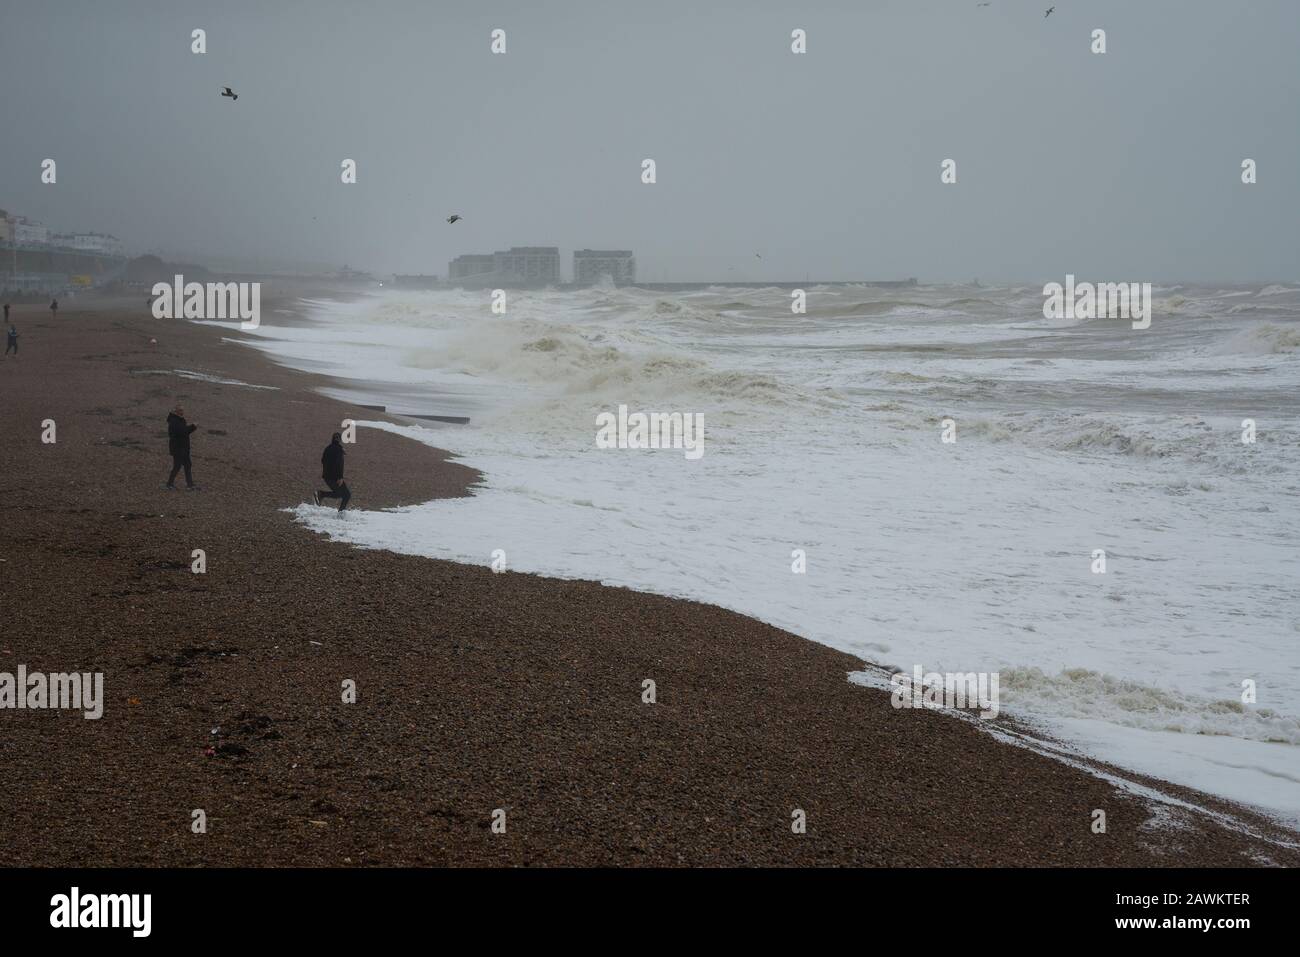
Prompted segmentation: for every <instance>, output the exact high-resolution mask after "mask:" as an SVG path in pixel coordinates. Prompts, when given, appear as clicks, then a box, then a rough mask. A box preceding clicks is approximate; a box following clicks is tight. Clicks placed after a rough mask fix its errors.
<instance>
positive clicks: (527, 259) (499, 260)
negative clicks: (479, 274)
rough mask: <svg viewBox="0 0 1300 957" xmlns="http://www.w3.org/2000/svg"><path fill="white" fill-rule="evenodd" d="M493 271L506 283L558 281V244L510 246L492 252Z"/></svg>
mask: <svg viewBox="0 0 1300 957" xmlns="http://www.w3.org/2000/svg"><path fill="white" fill-rule="evenodd" d="M492 259H493V272H495V273H496V274H497V278H498V279H500V280H501V281H503V282H507V283H515V282H522V283H537V282H559V281H560V247H559V246H511V247H510V248H509V249H508V250H506V251H505V252H495V253H493V254H492Z"/></svg>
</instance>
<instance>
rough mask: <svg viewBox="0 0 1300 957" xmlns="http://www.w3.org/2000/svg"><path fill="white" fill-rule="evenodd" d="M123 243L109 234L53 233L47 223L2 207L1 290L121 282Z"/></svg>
mask: <svg viewBox="0 0 1300 957" xmlns="http://www.w3.org/2000/svg"><path fill="white" fill-rule="evenodd" d="M125 265H126V259H125V257H124V255H123V249H122V241H121V240H120V239H118V238H117V237H116V236H110V235H108V234H106V233H96V232H84V233H51V232H50V228H49V227H48V226H46V225H45V224H44V223H38V222H36V221H35V220H33V219H28V218H27V217H26V216H18V215H16V214H13V213H10V212H9V211H7V210H3V209H0V291H3V292H6V293H17V294H27V293H31V294H36V293H41V294H45V293H51V292H53V293H59V292H62V291H63V290H68V289H76V288H87V287H90V286H98V285H101V284H104V283H107V282H111V281H113V280H115V279H116V278H118V277H119V276H120V274H121V272H122V270H123V268H124V267H125Z"/></svg>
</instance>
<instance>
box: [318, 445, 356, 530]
mask: <svg viewBox="0 0 1300 957" xmlns="http://www.w3.org/2000/svg"><path fill="white" fill-rule="evenodd" d="M346 454H347V453H346V452H344V451H343V437H342V436H341V435H339V433H337V432H335V433H334V438H333V439H332V440H331V441H330V444H329V445H327V446H325V451H324V452H322V453H321V457H320V464H321V478H323V479H324V480H325V484H326V485H328V486H329V487H330V490H329V491H328V492H317V493H316V504H317V505H319V504H320V503H321V499H323V498H337V499H342V501H341V502H339V511H340V512H341V511H343V510H344V509H345V508H347V507H348V500H349V499H351V498H352V490H351V489H350V488H348V483H347V482H345V481H343V456H344V455H346Z"/></svg>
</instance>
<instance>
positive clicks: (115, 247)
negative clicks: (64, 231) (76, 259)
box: [72, 233, 122, 256]
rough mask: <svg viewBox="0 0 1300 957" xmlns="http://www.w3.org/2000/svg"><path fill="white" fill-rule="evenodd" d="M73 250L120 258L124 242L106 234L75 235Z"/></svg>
mask: <svg viewBox="0 0 1300 957" xmlns="http://www.w3.org/2000/svg"><path fill="white" fill-rule="evenodd" d="M72 248H73V249H80V250H84V251H86V252H91V253H101V254H103V255H105V256H120V255H122V240H120V239H118V238H117V237H116V236H109V235H107V234H106V233H75V234H74V235H73V237H72Z"/></svg>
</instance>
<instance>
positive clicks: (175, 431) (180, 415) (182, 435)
mask: <svg viewBox="0 0 1300 957" xmlns="http://www.w3.org/2000/svg"><path fill="white" fill-rule="evenodd" d="M197 428H198V426H197V425H190V424H188V423H187V422H186V421H185V409H184V408H182V407H181V406H180V405H179V404H178V405H177V406H176V408H174V409H172V410H171V412H170V413H169V414H168V415H167V450H168V451H169V452H171V454H172V474H171V475H169V476H168V477H167V485H166V487H167V488H169V489H172V490H175V488H176V473H177V472H179V471H180V470H181V469H184V470H185V487H186V489H187V490H188V491H191V492H192V491H194V490H195V489H196V488H198V486H196V485H195V484H194V476H193V475H191V474H190V433H191V432H193V431H194V430H195V429H197Z"/></svg>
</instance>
